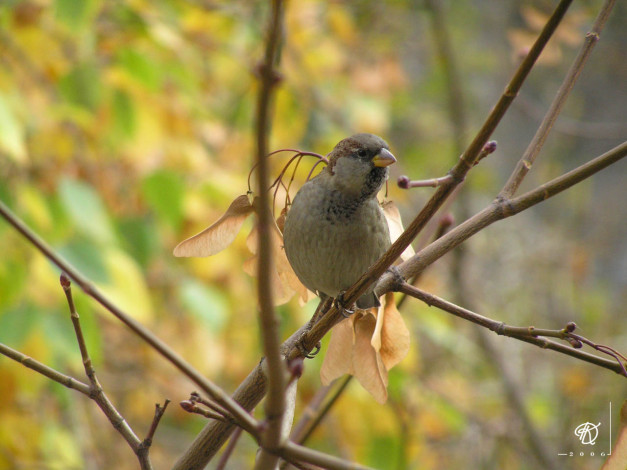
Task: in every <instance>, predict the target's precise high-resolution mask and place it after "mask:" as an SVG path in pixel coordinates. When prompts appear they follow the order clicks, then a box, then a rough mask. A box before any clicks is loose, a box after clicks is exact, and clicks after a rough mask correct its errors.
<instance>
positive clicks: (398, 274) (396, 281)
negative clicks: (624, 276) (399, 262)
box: [387, 266, 405, 291]
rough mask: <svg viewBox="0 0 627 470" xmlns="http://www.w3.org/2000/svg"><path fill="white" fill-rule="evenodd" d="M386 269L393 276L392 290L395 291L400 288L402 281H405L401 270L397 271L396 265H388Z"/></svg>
mask: <svg viewBox="0 0 627 470" xmlns="http://www.w3.org/2000/svg"><path fill="white" fill-rule="evenodd" d="M387 271H388V272H389V273H390V274H392V277H393V278H394V285H393V288H392V290H394V291H397V290H399V289H400V287H401V286H402V285H403V283H404V282H405V278H404V277H403V275H402V274H401V272H400V271H399V269H398V267H396V266H390V267H389V268H388V269H387Z"/></svg>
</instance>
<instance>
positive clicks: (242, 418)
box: [0, 201, 257, 429]
mask: <svg viewBox="0 0 627 470" xmlns="http://www.w3.org/2000/svg"><path fill="white" fill-rule="evenodd" d="M0 215H1V216H2V217H3V218H4V219H5V220H6V221H7V222H9V224H11V225H12V226H13V227H14V228H15V229H16V230H17V231H18V232H19V233H20V234H22V236H24V238H26V239H27V240H28V241H29V242H30V243H31V244H32V245H33V246H34V247H35V248H37V249H38V250H39V251H40V252H41V253H43V254H44V256H45V257H46V258H48V259H49V260H50V261H51V262H52V263H53V264H55V265H56V266H57V267H58V268H59V269H60V270H61V271H63V272H65V273H66V274H67V275H68V277H69V278H70V279H72V280H73V281H74V282H76V284H78V285H79V286H80V287H81V289H82V290H83V291H84V292H85V293H86V294H87V295H89V296H90V297H92V298H93V299H94V300H95V301H96V302H98V303H99V304H100V305H102V306H103V307H104V308H105V309H106V310H108V311H109V312H111V313H112V314H113V315H114V316H115V317H116V318H118V319H119V320H120V321H121V322H122V323H124V324H125V325H126V326H127V327H129V328H130V329H131V331H133V332H134V333H135V334H136V335H137V336H139V337H140V338H141V339H143V340H144V341H145V342H146V343H148V344H149V345H150V346H151V347H152V348H153V349H155V350H156V351H157V352H158V353H159V354H160V355H161V356H163V357H164V358H165V359H167V360H168V361H169V362H170V363H172V364H173V365H174V366H175V367H176V368H177V369H178V370H179V371H181V372H182V373H183V374H184V375H185V376H187V377H188V378H189V379H190V380H192V382H194V383H195V384H196V385H198V386H199V387H200V388H201V389H202V390H203V391H204V392H205V393H207V394H208V395H210V396H211V397H212V398H213V399H215V400H216V401H217V402H218V403H220V404H221V405H222V406H224V407H225V408H226V409H227V410H229V411H230V412H231V413H232V414H233V416H235V417H236V419H237V420H238V422H240V423H241V424H242V426H245V427H247V428H248V429H255V428H256V426H257V420H255V419H254V418H253V417H252V416H250V415H249V414H248V413H247V412H246V410H244V409H242V408H241V407H240V406H239V405H238V404H237V403H236V402H235V401H234V400H233V399H232V398H231V397H230V396H229V395H228V394H226V393H225V392H224V391H223V390H222V389H221V388H220V387H218V386H217V385H216V384H214V383H213V382H211V381H210V380H208V379H207V378H206V377H204V376H203V375H202V374H201V373H200V372H198V371H197V370H196V369H194V368H193V367H192V365H191V364H189V363H188V362H187V361H185V360H184V359H183V358H182V357H181V356H179V355H178V354H177V353H176V352H174V351H173V350H172V349H171V348H170V347H169V346H168V345H167V344H165V343H164V342H163V341H162V340H161V339H159V338H158V337H157V336H156V335H155V334H154V333H152V332H151V331H150V330H148V329H147V328H146V327H144V326H143V325H142V324H141V323H139V322H138V321H137V320H135V319H134V318H132V317H131V316H129V315H128V314H127V313H125V312H124V311H123V310H122V309H120V308H119V307H118V306H116V305H115V304H114V303H113V302H112V301H111V300H109V299H108V298H107V297H106V296H105V295H104V294H102V292H100V291H99V290H98V289H96V287H94V286H93V285H92V284H91V283H90V282H89V281H88V280H87V279H86V278H85V277H83V275H82V274H81V273H80V272H79V271H78V270H76V269H75V268H74V267H73V266H72V265H70V264H69V263H68V262H67V261H65V260H64V259H63V258H62V257H61V256H60V255H58V254H57V253H56V252H55V251H54V250H53V249H52V248H51V247H50V246H49V245H48V244H47V243H46V242H44V241H43V240H42V239H41V238H40V237H39V236H38V235H37V234H36V233H35V232H33V231H32V230H31V229H30V228H29V227H28V226H27V225H26V224H25V223H24V222H23V221H22V220H21V219H20V218H19V217H17V216H16V215H15V214H13V213H12V212H11V210H10V209H9V208H8V207H7V206H6V205H5V204H4V203H3V202H2V201H0Z"/></svg>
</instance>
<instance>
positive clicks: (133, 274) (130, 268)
mask: <svg viewBox="0 0 627 470" xmlns="http://www.w3.org/2000/svg"><path fill="white" fill-rule="evenodd" d="M103 259H104V260H106V265H107V270H108V273H109V281H108V282H107V283H101V284H99V285H98V287H99V288H100V290H102V292H103V293H104V294H105V295H106V296H107V297H109V298H110V299H111V300H112V301H113V303H115V304H116V305H117V306H119V307H120V308H121V309H122V310H124V311H125V312H126V313H128V314H129V315H131V316H132V317H133V318H135V319H136V320H139V321H141V322H147V321H148V320H150V319H151V317H152V305H151V302H150V295H149V293H148V288H147V286H146V282H145V280H144V276H143V274H142V272H141V270H140V268H139V266H138V265H137V263H136V262H135V260H133V259H132V258H131V257H129V256H128V255H127V254H126V253H124V252H122V251H119V250H117V249H115V248H111V249H109V250H107V252H106V253H104V254H103Z"/></svg>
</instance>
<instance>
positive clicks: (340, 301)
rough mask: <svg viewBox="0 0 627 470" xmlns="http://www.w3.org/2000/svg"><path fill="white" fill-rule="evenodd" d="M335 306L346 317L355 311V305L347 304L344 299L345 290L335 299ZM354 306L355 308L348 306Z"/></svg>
mask: <svg viewBox="0 0 627 470" xmlns="http://www.w3.org/2000/svg"><path fill="white" fill-rule="evenodd" d="M333 306H334V307H335V308H337V309H338V310H339V311H340V313H341V314H342V316H343V317H344V318H350V316H351V315H352V314H353V313H355V308H354V305H350V306H347V305H346V302H345V301H344V291H342V292H340V293H339V294H338V295H337V297H336V298H335V300H334V301H333ZM348 307H353V308H348Z"/></svg>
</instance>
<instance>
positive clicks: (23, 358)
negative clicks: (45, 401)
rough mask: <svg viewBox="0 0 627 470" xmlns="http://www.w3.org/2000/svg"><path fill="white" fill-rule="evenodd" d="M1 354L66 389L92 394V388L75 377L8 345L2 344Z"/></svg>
mask: <svg viewBox="0 0 627 470" xmlns="http://www.w3.org/2000/svg"><path fill="white" fill-rule="evenodd" d="M0 354H2V355H3V356H6V357H8V358H9V359H13V360H14V361H15V362H19V363H20V364H22V365H23V366H24V367H28V368H29V369H32V370H34V371H35V372H38V373H40V374H41V375H43V376H44V377H48V378H49V379H50V380H54V381H55V382H57V383H60V384H61V385H63V386H64V387H67V388H71V389H72V390H76V391H77V392H81V393H82V394H83V395H85V396H88V397H89V395H90V393H91V387H90V386H89V385H87V384H86V383H83V382H81V381H80V380H77V379H75V378H74V377H70V376H69V375H65V374H63V373H61V372H59V371H56V370H54V369H53V368H52V367H48V366H47V365H45V364H43V363H41V362H39V361H37V360H35V359H33V358H32V357H30V356H27V355H26V354H23V353H21V352H19V351H16V350H15V349H13V348H10V347H9V346H7V345H6V344H3V343H0Z"/></svg>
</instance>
